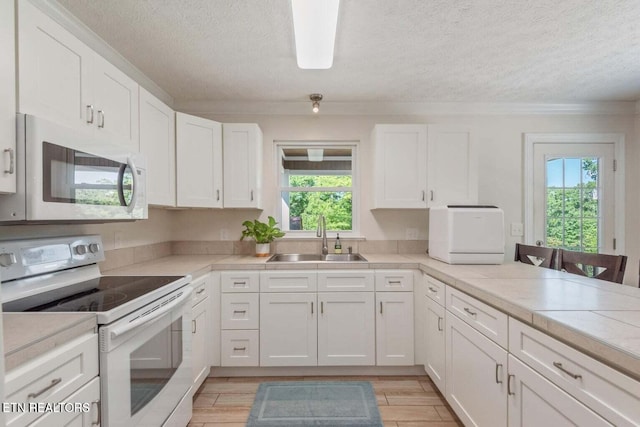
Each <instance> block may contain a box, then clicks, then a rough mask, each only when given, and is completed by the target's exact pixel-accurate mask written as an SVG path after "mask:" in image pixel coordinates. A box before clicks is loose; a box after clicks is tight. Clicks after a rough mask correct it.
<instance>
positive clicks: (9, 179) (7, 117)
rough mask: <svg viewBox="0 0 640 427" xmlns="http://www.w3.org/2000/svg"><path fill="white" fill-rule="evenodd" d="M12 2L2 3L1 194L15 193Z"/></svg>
mask: <svg viewBox="0 0 640 427" xmlns="http://www.w3.org/2000/svg"><path fill="white" fill-rule="evenodd" d="M14 16H15V14H14V2H13V0H0V52H2V58H1V59H0V156H1V157H0V158H1V159H2V160H1V161H0V193H15V192H16V174H15V172H16V164H15V154H16V74H15V69H16V64H15V22H14Z"/></svg>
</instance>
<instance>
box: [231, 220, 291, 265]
mask: <svg viewBox="0 0 640 427" xmlns="http://www.w3.org/2000/svg"><path fill="white" fill-rule="evenodd" d="M276 224H277V222H276V220H275V218H274V217H272V216H270V217H269V221H268V222H267V223H266V224H265V223H264V222H261V221H259V220H257V219H256V220H253V221H245V222H243V223H242V225H244V227H245V228H244V230H242V237H240V240H244V238H245V237H251V238H253V239H254V240H255V241H256V256H269V252H270V243H271V242H273V241H274V240H275V239H277V238H278V237H282V236H284V232H283V231H282V230H280V229H279V228H278V227H276Z"/></svg>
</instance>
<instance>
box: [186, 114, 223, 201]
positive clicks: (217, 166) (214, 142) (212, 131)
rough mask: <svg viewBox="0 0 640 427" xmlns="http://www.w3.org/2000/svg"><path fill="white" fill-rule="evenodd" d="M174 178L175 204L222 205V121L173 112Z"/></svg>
mask: <svg viewBox="0 0 640 427" xmlns="http://www.w3.org/2000/svg"><path fill="white" fill-rule="evenodd" d="M176 179H177V184H176V188H177V200H176V202H177V205H178V206H179V207H194V208H221V207H222V198H223V194H222V125H221V124H220V123H218V122H214V121H213V120H207V119H203V118H201V117H195V116H190V115H188V114H183V113H176Z"/></svg>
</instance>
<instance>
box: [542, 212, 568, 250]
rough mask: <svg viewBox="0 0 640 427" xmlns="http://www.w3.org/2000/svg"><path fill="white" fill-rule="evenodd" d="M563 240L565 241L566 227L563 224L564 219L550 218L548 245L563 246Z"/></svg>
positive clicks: (548, 223) (548, 220)
mask: <svg viewBox="0 0 640 427" xmlns="http://www.w3.org/2000/svg"><path fill="white" fill-rule="evenodd" d="M563 242H564V227H563V224H562V219H558V218H548V219H547V241H546V246H551V247H554V248H557V247H562V243H563Z"/></svg>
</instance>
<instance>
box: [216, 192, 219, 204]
mask: <svg viewBox="0 0 640 427" xmlns="http://www.w3.org/2000/svg"><path fill="white" fill-rule="evenodd" d="M219 201H220V190H216V202H219Z"/></svg>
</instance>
